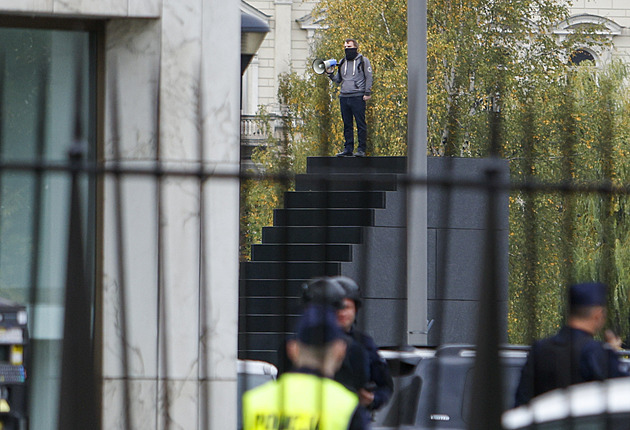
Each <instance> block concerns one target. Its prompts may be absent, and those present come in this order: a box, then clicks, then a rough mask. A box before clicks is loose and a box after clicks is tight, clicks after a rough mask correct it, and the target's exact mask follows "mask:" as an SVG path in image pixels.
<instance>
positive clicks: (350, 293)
mask: <svg viewBox="0 0 630 430" xmlns="http://www.w3.org/2000/svg"><path fill="white" fill-rule="evenodd" d="M333 279H334V280H335V281H337V282H338V283H339V284H340V285H341V287H342V288H343V290H344V296H343V297H344V298H347V299H350V300H352V301H353V302H354V305H355V306H356V307H357V310H358V309H359V308H360V307H361V291H360V290H359V286H358V285H357V283H356V282H354V280H353V279H351V278H348V277H347V276H334V277H333Z"/></svg>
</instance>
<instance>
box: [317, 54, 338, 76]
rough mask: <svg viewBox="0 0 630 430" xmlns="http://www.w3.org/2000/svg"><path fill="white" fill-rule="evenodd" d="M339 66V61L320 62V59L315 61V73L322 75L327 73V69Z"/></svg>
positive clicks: (332, 59)
mask: <svg viewBox="0 0 630 430" xmlns="http://www.w3.org/2000/svg"><path fill="white" fill-rule="evenodd" d="M336 65H337V60H335V59H334V58H331V59H330V60H320V59H319V58H318V59H316V60H315V61H313V71H314V72H315V73H317V74H318V75H321V74H322V73H324V72H325V71H326V69H330V68H331V67H335V66H336Z"/></svg>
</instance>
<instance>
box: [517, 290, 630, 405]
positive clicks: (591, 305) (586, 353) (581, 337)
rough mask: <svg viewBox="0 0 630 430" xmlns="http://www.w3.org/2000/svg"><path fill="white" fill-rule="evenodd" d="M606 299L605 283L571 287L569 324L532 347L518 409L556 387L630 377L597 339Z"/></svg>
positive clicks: (608, 346) (608, 347)
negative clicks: (595, 337)
mask: <svg viewBox="0 0 630 430" xmlns="http://www.w3.org/2000/svg"><path fill="white" fill-rule="evenodd" d="M606 297H607V287H606V285H605V284H601V283H596V282H591V283H582V284H576V285H571V286H570V287H569V315H568V319H567V323H566V325H565V326H564V327H562V328H561V329H560V331H559V332H558V333H557V334H556V335H555V336H552V337H550V338H547V339H543V340H539V341H537V342H535V343H534V344H533V345H532V348H531V350H530V353H529V356H528V357H527V362H526V363H525V366H524V367H523V370H522V373H521V380H520V382H519V385H518V388H517V390H516V399H515V400H516V402H515V405H516V406H519V405H522V404H524V403H527V402H529V400H531V399H532V398H533V397H535V396H538V395H539V394H542V393H545V392H547V391H551V390H553V389H556V388H564V387H567V386H569V385H572V384H578V383H581V382H588V381H601V380H604V379H607V378H614V377H618V376H627V374H626V373H625V372H624V371H622V370H621V369H620V366H619V360H618V358H617V355H616V354H615V352H614V349H613V348H612V347H611V346H610V345H608V344H606V343H603V342H599V341H596V340H595V339H594V338H593V337H594V336H595V335H596V334H597V333H598V332H599V331H600V330H601V329H602V328H603V327H604V325H605V324H606Z"/></svg>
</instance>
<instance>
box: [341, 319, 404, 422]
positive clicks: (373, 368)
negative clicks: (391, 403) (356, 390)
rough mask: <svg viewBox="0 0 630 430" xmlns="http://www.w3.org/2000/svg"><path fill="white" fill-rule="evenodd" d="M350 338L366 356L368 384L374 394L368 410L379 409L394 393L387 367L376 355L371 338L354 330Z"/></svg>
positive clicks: (375, 347)
mask: <svg viewBox="0 0 630 430" xmlns="http://www.w3.org/2000/svg"><path fill="white" fill-rule="evenodd" d="M350 336H352V337H353V338H354V339H356V340H358V341H359V343H360V344H361V345H363V347H364V348H365V350H366V352H367V356H368V365H369V374H368V383H369V384H371V385H372V387H371V389H373V392H374V401H373V402H372V404H370V405H368V409H370V410H376V409H379V408H380V407H381V406H383V405H384V404H385V403H387V401H388V400H389V399H390V397H391V396H392V393H393V391H394V382H393V380H392V377H391V375H390V372H389V367H387V362H386V361H385V360H384V359H383V358H381V356H380V355H378V348H377V346H376V343H375V342H374V339H372V337H371V336H369V335H367V334H365V333H363V332H361V331H359V330H356V329H354V328H353V329H352V330H351V331H350Z"/></svg>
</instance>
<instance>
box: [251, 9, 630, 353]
mask: <svg viewBox="0 0 630 430" xmlns="http://www.w3.org/2000/svg"><path fill="white" fill-rule="evenodd" d="M427 12H428V22H427V24H428V35H427V38H428V57H427V60H428V71H427V73H428V94H427V104H428V106H427V109H428V135H427V138H428V152H429V155H433V156H462V157H482V156H487V155H488V154H489V145H488V142H489V135H490V130H489V114H490V113H491V112H499V114H500V117H501V130H500V131H501V133H500V146H499V153H500V155H501V156H502V157H505V158H507V159H508V160H510V168H511V177H512V181H513V183H514V184H517V185H518V184H522V185H527V184H530V185H531V184H541V183H543V184H549V187H548V188H544V187H538V188H527V187H525V188H524V189H517V190H516V191H514V192H513V193H512V194H511V196H510V248H509V253H510V254H509V288H510V307H509V309H510V310H509V327H508V328H509V338H510V341H512V342H517V343H521V342H522V343H527V342H529V341H531V340H532V339H533V338H537V337H540V336H543V335H546V334H549V333H551V332H552V331H554V330H555V329H556V328H557V327H558V326H559V325H560V324H561V322H562V315H563V311H564V298H565V291H564V288H565V286H566V284H567V283H568V282H571V281H574V280H576V281H577V280H590V279H597V280H602V281H606V282H608V283H609V284H610V285H611V289H612V294H611V303H610V304H611V312H610V323H611V324H612V325H613V326H614V328H616V329H617V330H619V331H620V332H621V333H622V334H623V335H625V336H628V335H629V334H630V331H629V327H628V318H629V310H628V304H627V303H628V295H627V287H626V285H630V267H628V264H629V263H626V262H628V261H630V260H629V259H628V258H627V257H628V255H627V254H629V253H630V251H628V249H630V248H629V247H628V245H630V227H629V226H628V223H627V220H626V217H627V216H626V213H627V208H628V199H627V196H626V195H625V194H624V193H617V194H605V193H604V194H602V193H596V192H593V190H591V189H590V188H589V187H591V188H594V189H597V187H599V189H601V190H604V189H606V187H613V186H614V185H617V186H619V185H621V184H627V183H629V182H630V176H629V175H630V172H629V171H628V170H629V168H628V167H627V166H628V163H627V159H628V158H627V157H628V156H629V154H630V147H628V145H627V144H626V142H630V139H628V138H629V137H630V136H629V134H630V117H629V116H628V96H627V94H628V88H627V78H628V75H627V71H626V69H625V66H624V65H623V64H620V63H612V64H610V65H608V66H607V67H593V66H590V65H588V64H587V65H583V66H580V67H575V66H574V65H573V64H572V63H571V61H570V58H571V54H572V53H573V52H575V50H576V49H578V48H584V47H589V46H599V47H600V48H605V44H606V41H605V40H603V39H602V38H601V37H600V36H598V34H599V31H598V30H600V29H599V28H597V27H595V26H579V27H576V28H572V29H571V31H570V32H569V34H568V35H565V36H564V37H563V38H559V37H558V36H557V35H555V34H554V33H553V29H554V27H555V26H556V25H557V24H558V23H560V22H561V21H562V20H564V19H566V18H567V16H568V13H569V9H568V2H566V1H563V0H519V1H512V0H490V1H489V0H483V1H482V0H464V1H451V0H428V6H427ZM314 14H315V15H318V16H319V17H320V18H321V19H322V21H321V22H322V25H323V27H324V28H325V30H323V31H322V32H321V33H320V35H319V39H318V41H317V44H316V46H315V47H314V57H318V58H340V57H341V56H342V53H343V51H342V47H343V41H344V39H346V38H348V37H352V38H356V39H357V40H358V41H359V43H360V49H359V50H360V52H362V53H363V54H364V55H366V56H367V57H368V58H369V59H370V61H371V63H372V65H373V69H374V76H375V82H374V88H373V90H374V93H373V97H372V99H371V100H370V101H369V102H368V113H367V115H368V152H369V153H370V154H371V155H404V154H405V153H406V144H407V143H406V132H407V70H406V62H407V42H406V37H407V36H406V34H407V33H406V29H407V21H406V14H407V1H406V0H388V1H381V2H373V1H370V0H352V1H350V0H321V1H320V3H319V5H318V7H317V9H316V10H315V11H314ZM411 25H413V23H411ZM312 60H313V58H311V59H309V61H312ZM279 79H280V85H279V87H280V90H279V102H280V103H281V104H282V106H284V108H285V109H286V112H285V113H286V121H285V131H286V140H285V142H284V144H283V145H282V148H283V149H282V151H280V152H273V151H270V150H269V149H263V150H261V151H260V152H259V153H258V154H256V155H255V157H258V158H256V159H257V161H258V162H260V163H261V165H262V166H263V168H265V169H267V171H268V172H279V171H278V170H277V167H278V166H279V164H278V161H279V160H283V162H284V164H283V165H282V166H283V167H282V168H283V169H286V170H284V173H289V174H291V173H295V172H303V171H304V170H305V165H306V158H307V157H308V156H313V155H332V154H334V153H335V152H336V151H337V150H339V149H340V147H341V146H342V139H343V137H342V135H343V133H342V123H341V119H340V116H339V107H338V100H337V94H336V87H335V86H334V85H333V84H332V83H331V82H330V81H329V79H327V78H326V77H325V76H321V75H315V74H313V73H307V74H306V75H304V76H300V75H297V74H295V73H290V74H286V75H283V76H281V77H280V78H279ZM267 148H271V146H268V147H267ZM279 157H280V158H279ZM593 184H599V185H597V186H596V185H593ZM284 185H285V187H284V188H282V189H279V188H277V187H275V188H273V187H272V186H271V185H269V184H268V185H263V183H257V185H256V187H257V188H256V187H254V188H252V190H254V192H253V194H249V197H250V202H251V203H252V204H253V205H254V204H256V205H258V204H259V206H256V211H254V212H249V213H244V217H243V220H244V221H247V220H251V219H252V218H253V217H254V216H255V217H257V219H258V220H261V219H263V218H264V217H265V216H266V217H267V218H264V219H266V220H270V219H271V217H270V215H265V216H261V214H264V213H267V214H270V213H271V209H272V208H273V207H277V206H273V205H275V204H277V203H279V202H280V199H281V194H279V193H280V192H281V190H284V189H290V187H291V183H290V182H286V181H285V182H284ZM572 187H573V188H575V187H582V190H583V192H582V193H575V192H572V191H571V189H572ZM273 196H275V197H273ZM260 225H261V224H260V223H258V224H255V223H250V227H254V228H250V229H249V230H246V231H248V234H250V233H251V234H252V236H251V237H256V233H255V232H256V229H257V228H260Z"/></svg>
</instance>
